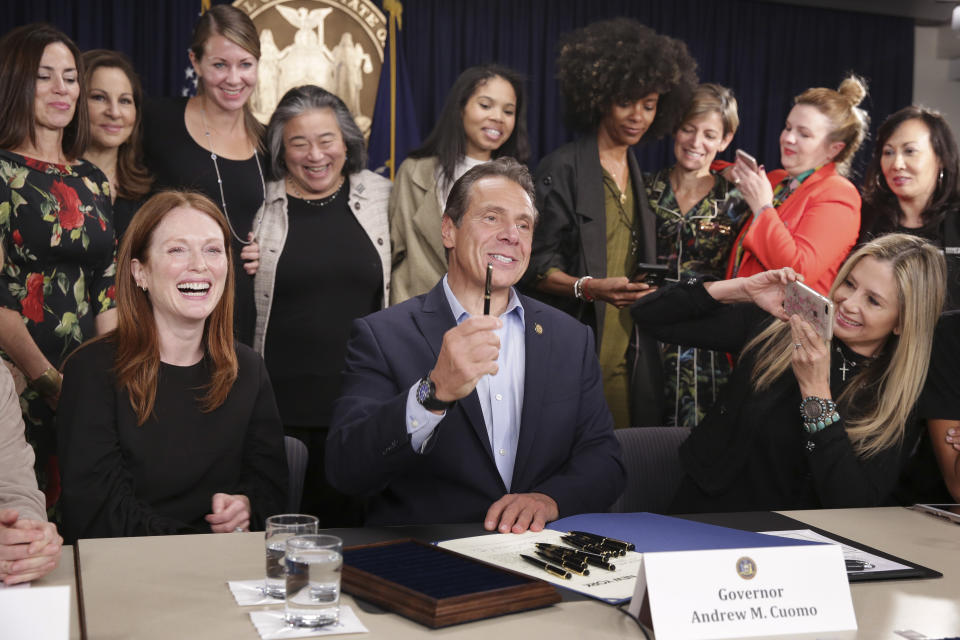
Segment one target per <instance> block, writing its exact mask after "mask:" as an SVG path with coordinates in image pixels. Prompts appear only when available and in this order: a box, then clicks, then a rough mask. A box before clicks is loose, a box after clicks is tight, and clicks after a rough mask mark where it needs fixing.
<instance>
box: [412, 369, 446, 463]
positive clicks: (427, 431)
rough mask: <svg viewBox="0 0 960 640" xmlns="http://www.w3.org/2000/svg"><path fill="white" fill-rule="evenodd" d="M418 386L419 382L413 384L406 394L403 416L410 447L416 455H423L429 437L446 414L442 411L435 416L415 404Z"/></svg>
mask: <svg viewBox="0 0 960 640" xmlns="http://www.w3.org/2000/svg"><path fill="white" fill-rule="evenodd" d="M418 385H419V381H417V382H415V383H414V384H413V386H412V387H410V391H409V392H408V393H407V408H406V413H405V414H404V415H405V416H406V417H407V433H409V434H410V445H411V446H412V447H413V450H414V451H416V452H417V453H423V450H424V448H425V447H426V446H427V442H429V440H430V436H432V435H433V430H434V429H436V427H437V425H438V424H440V421H441V420H443V419H444V417H446V415H447V412H446V411H444V412H443V413H442V414H440V415H437V414H435V413H434V412H433V411H428V410H427V409H426V408H424V406H423V405H422V404H420V403H419V402H417V386H418Z"/></svg>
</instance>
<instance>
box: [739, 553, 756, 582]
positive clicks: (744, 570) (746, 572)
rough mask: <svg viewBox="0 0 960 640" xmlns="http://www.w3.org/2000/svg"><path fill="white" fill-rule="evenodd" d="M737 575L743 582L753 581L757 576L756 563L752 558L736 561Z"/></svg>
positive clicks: (744, 557) (745, 557)
mask: <svg viewBox="0 0 960 640" xmlns="http://www.w3.org/2000/svg"><path fill="white" fill-rule="evenodd" d="M737 575H738V576H740V577H741V578H743V579H744V580H753V578H754V577H756V575H757V563H756V562H754V561H753V558H749V557H747V556H743V557H742V558H738V559H737Z"/></svg>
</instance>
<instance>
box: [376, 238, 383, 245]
mask: <svg viewBox="0 0 960 640" xmlns="http://www.w3.org/2000/svg"><path fill="white" fill-rule="evenodd" d="M377 244H379V245H381V246H383V238H377Z"/></svg>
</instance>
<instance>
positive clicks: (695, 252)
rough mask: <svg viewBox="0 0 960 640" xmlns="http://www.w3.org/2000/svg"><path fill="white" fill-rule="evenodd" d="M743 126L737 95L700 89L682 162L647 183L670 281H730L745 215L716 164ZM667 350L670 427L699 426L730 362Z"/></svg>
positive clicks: (686, 121)
mask: <svg viewBox="0 0 960 640" xmlns="http://www.w3.org/2000/svg"><path fill="white" fill-rule="evenodd" d="M739 123H740V119H739V117H738V115H737V100H736V98H734V97H733V93H732V92H731V91H730V90H729V89H727V88H725V87H721V86H720V85H717V84H712V83H707V84H701V85H700V86H699V87H698V88H697V90H696V92H695V93H694V96H693V100H692V101H691V103H690V107H689V109H687V112H686V114H685V115H684V117H683V121H682V122H681V123H680V126H679V127H677V129H676V131H675V132H674V147H673V152H674V155H675V156H676V158H677V163H676V164H675V165H674V166H673V167H671V168H669V169H662V170H660V171H658V172H657V173H655V174H648V175H646V176H645V177H644V178H645V181H646V187H647V196H648V197H649V199H650V205H651V207H653V212H654V214H655V216H656V222H657V262H658V263H660V264H667V265H669V266H670V274H671V275H670V276H669V277H671V278H676V279H680V278H682V277H684V276H687V275H709V276H715V277H717V278H723V277H724V273H725V271H726V266H727V257H728V256H729V254H730V250H731V248H732V246H733V243H734V241H735V240H736V237H737V233H738V232H739V230H740V225H741V223H742V222H743V218H742V216H740V215H739V212H740V211H741V209H739V208H734V207H728V206H725V205H726V204H727V197H728V195H729V192H730V191H732V186H731V185H730V183H729V182H727V180H725V179H723V177H721V176H720V175H718V174H716V173H714V172H712V171H711V170H710V165H711V164H712V163H713V161H714V159H715V158H716V155H717V153H718V152H720V151H723V150H724V149H726V148H727V146H728V145H729V144H730V141H731V140H732V139H733V134H734V133H735V132H736V130H737V126H738V125H739ZM663 352H664V377H665V382H666V385H665V392H666V402H665V406H666V409H667V416H666V419H667V422H668V423H669V424H675V425H682V426H689V427H693V426H696V424H697V423H698V422H699V421H700V418H702V417H703V414H704V413H705V411H706V409H707V408H708V407H709V406H710V405H711V404H713V401H714V400H715V399H716V393H717V391H718V389H719V388H720V386H721V385H722V384H723V382H725V381H726V378H727V374H728V373H729V368H730V365H729V362H728V360H727V357H726V355H725V354H722V353H716V352H712V351H706V350H703V349H694V348H692V347H691V348H687V347H683V346H679V345H663Z"/></svg>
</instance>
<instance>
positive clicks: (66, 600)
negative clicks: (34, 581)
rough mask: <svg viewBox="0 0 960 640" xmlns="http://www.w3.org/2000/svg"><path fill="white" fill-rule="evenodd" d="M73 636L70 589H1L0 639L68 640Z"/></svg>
mask: <svg viewBox="0 0 960 640" xmlns="http://www.w3.org/2000/svg"><path fill="white" fill-rule="evenodd" d="M69 633H70V587H66V586H60V587H28V586H27V585H22V586H20V585H18V586H16V587H9V588H2V585H0V638H3V639H4V640H34V639H35V638H44V639H45V640H46V639H48V638H49V640H67V637H68V636H69Z"/></svg>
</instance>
